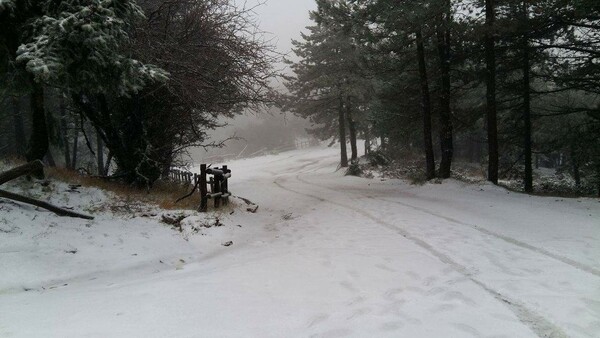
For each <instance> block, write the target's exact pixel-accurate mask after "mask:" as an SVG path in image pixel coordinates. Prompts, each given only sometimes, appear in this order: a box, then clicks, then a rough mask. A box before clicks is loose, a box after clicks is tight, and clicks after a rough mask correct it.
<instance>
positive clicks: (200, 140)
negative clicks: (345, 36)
mask: <svg viewBox="0 0 600 338" xmlns="http://www.w3.org/2000/svg"><path fill="white" fill-rule="evenodd" d="M270 49H271V46H270V45H269V44H268V43H267V42H266V41H265V40H264V39H263V38H262V35H261V33H260V31H259V30H258V28H257V26H256V22H255V20H254V18H253V16H252V10H251V8H240V7H238V6H237V5H236V4H235V3H234V1H232V0H138V1H135V0H119V1H105V0H62V1H56V0H0V130H1V133H0V135H1V136H0V142H1V143H0V155H4V156H8V155H12V156H17V157H25V158H26V159H27V160H29V161H31V160H35V159H44V160H46V162H47V163H49V164H51V165H55V164H58V165H64V166H66V167H69V168H73V169H78V168H79V167H80V165H79V163H78V161H80V160H81V158H80V156H82V154H86V155H85V156H87V157H88V158H89V157H90V155H91V156H92V157H93V159H94V162H96V163H95V166H93V167H94V168H95V169H96V170H97V174H98V175H101V176H104V175H108V174H109V173H111V174H112V176H114V177H116V178H120V179H122V180H124V181H125V182H127V183H129V184H134V185H138V186H144V187H149V186H151V185H152V183H153V182H154V181H156V180H157V179H158V178H159V177H161V175H162V174H164V173H165V172H166V171H168V170H169V168H170V167H171V166H172V165H173V164H174V162H175V161H177V159H178V158H179V157H180V155H181V154H182V153H183V152H185V150H186V149H187V148H189V147H191V146H211V144H210V143H208V141H207V137H206V135H207V134H206V133H207V131H208V130H210V129H213V128H216V127H218V126H219V123H218V119H219V118H221V117H232V116H234V115H235V114H238V113H240V112H242V111H243V110H245V109H248V108H256V107H258V106H260V105H262V104H264V103H266V102H268V101H270V100H271V96H272V93H271V89H270V87H269V84H268V81H269V78H270V76H271V75H272V68H271V67H272V66H271V64H272V61H273V56H272V55H273V54H272V53H271V50H270ZM83 149H87V150H86V151H84V152H82V150H83ZM59 154H60V155H61V156H57V155H59ZM53 155H54V156H53ZM111 165H112V166H113V167H111Z"/></svg>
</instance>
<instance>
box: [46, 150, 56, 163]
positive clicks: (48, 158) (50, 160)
mask: <svg viewBox="0 0 600 338" xmlns="http://www.w3.org/2000/svg"><path fill="white" fill-rule="evenodd" d="M45 158H46V163H48V166H49V167H56V161H54V156H52V152H51V151H50V148H48V152H47V153H46V157H45Z"/></svg>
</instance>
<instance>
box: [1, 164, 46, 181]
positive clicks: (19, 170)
mask: <svg viewBox="0 0 600 338" xmlns="http://www.w3.org/2000/svg"><path fill="white" fill-rule="evenodd" d="M43 170H44V163H42V161H40V160H37V161H33V162H29V163H26V164H23V165H21V166H18V167H16V168H13V169H11V170H9V171H5V172H3V173H0V185H2V184H4V183H6V182H8V181H12V180H14V179H15V178H19V177H21V176H24V175H28V174H30V173H32V172H39V171H43Z"/></svg>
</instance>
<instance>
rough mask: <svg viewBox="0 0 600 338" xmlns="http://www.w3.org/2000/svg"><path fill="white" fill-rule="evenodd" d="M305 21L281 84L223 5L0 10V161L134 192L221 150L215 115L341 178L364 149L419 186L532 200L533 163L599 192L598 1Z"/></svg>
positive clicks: (458, 6) (345, 10)
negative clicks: (469, 166) (295, 126)
mask: <svg viewBox="0 0 600 338" xmlns="http://www.w3.org/2000/svg"><path fill="white" fill-rule="evenodd" d="M310 19H311V21H312V23H311V24H310V26H308V27H306V30H305V32H304V33H303V34H302V36H301V39H299V40H297V41H294V46H295V47H294V49H293V53H292V54H290V55H286V57H285V59H286V62H287V64H288V67H289V69H290V70H291V72H280V70H279V69H276V68H275V67H274V64H275V63H276V62H277V61H278V60H279V59H280V54H279V53H278V52H276V51H275V49H274V47H273V45H272V44H271V42H270V41H269V39H268V37H266V36H265V34H264V32H262V31H261V30H260V28H259V26H258V23H257V21H256V20H255V18H254V15H253V8H252V7H240V6H238V5H236V3H235V2H234V1H231V0H215V1H205V0H193V1H189V0H174V1H173V0H170V1H167V0H138V1H135V0H120V1H106V0H67V1H54V0H45V1H33V0H25V1H16V0H1V1H0V31H1V32H2V33H0V78H1V79H2V80H1V82H0V130H2V133H1V135H0V155H1V156H3V157H16V158H24V159H26V160H28V161H32V160H36V159H40V160H44V161H45V162H46V163H47V164H49V165H51V166H63V167H66V168H70V169H72V170H79V171H80V172H83V173H86V174H89V175H97V176H101V177H109V176H110V177H111V178H113V179H118V180H121V181H123V182H125V183H127V184H130V185H133V186H139V187H145V188H149V187H151V186H152V184H153V183H154V182H155V181H156V180H158V179H160V178H161V177H163V176H165V175H166V174H167V173H168V171H169V169H170V168H171V167H173V166H176V165H178V164H182V160H181V159H182V156H183V155H184V154H186V153H187V152H188V151H189V149H194V148H198V147H200V148H205V149H208V148H212V147H220V146H223V145H224V143H222V142H221V141H218V140H211V139H210V138H209V137H208V136H207V135H208V133H209V132H210V131H211V130H213V129H216V128H220V127H222V126H223V124H224V123H223V120H224V119H226V118H231V117H234V116H236V115H239V114H241V113H244V112H247V111H249V110H253V111H261V110H267V109H272V108H273V106H277V107H279V108H280V109H282V110H284V111H288V112H292V113H293V114H295V115H297V116H300V117H303V118H306V119H307V120H309V121H310V123H311V124H312V127H311V128H310V130H309V132H310V133H311V134H312V135H313V136H314V137H317V138H319V139H321V140H328V141H329V142H331V143H333V142H334V141H339V142H340V144H341V153H340V165H341V167H347V166H349V165H352V163H357V161H358V158H359V146H358V140H365V142H366V146H365V148H366V149H365V152H367V153H369V152H371V153H374V154H383V155H384V156H386V157H390V158H395V159H400V160H403V159H406V160H408V159H411V160H414V161H416V163H418V166H419V175H420V176H422V178H423V179H424V180H432V179H434V178H439V179H445V178H449V177H451V174H452V169H453V165H455V164H456V163H457V161H466V162H469V163H478V164H480V165H481V166H482V167H485V176H486V178H487V179H488V180H489V181H491V182H493V183H494V184H498V183H499V181H500V182H501V181H502V180H505V179H513V180H514V179H517V180H519V181H520V182H521V184H520V186H519V189H520V190H522V191H525V192H528V193H531V192H533V191H534V183H535V176H536V175H535V169H536V168H539V167H545V168H552V169H555V170H556V171H557V172H560V173H561V174H562V175H565V176H567V177H569V179H570V180H572V181H573V182H574V185H575V187H576V190H577V193H578V194H584V195H590V194H600V137H599V136H600V100H599V99H598V94H600V48H599V46H600V4H598V3H597V2H596V1H593V0H577V1H570V0H569V1H568V0H540V1H535V0H531V1H529V0H528V1H516V0H486V1H451V0H426V1H396V0H335V1H333V0H318V1H316V10H314V11H312V12H311V13H310ZM279 77H282V78H283V79H284V81H283V82H284V84H285V88H281V89H279V88H275V86H273V79H275V78H279ZM276 89H278V90H276ZM269 106H270V107H271V108H268V107H269ZM347 143H348V144H349V146H350V149H346V148H347V146H346V144H347ZM257 149H261V148H260V147H258V146H257ZM236 152H239V150H237V149H236ZM348 152H350V155H347V153H348Z"/></svg>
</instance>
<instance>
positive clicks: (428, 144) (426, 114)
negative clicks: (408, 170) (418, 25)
mask: <svg viewBox="0 0 600 338" xmlns="http://www.w3.org/2000/svg"><path fill="white" fill-rule="evenodd" d="M417 57H418V59H419V78H420V82H421V109H422V110H423V146H424V147H425V162H426V167H425V170H426V171H425V174H426V176H427V180H431V179H433V178H435V155H434V153H433V141H432V136H431V97H430V96H429V81H428V79H427V64H426V63H425V47H424V46H423V35H422V33H421V29H419V30H418V31H417Z"/></svg>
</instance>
